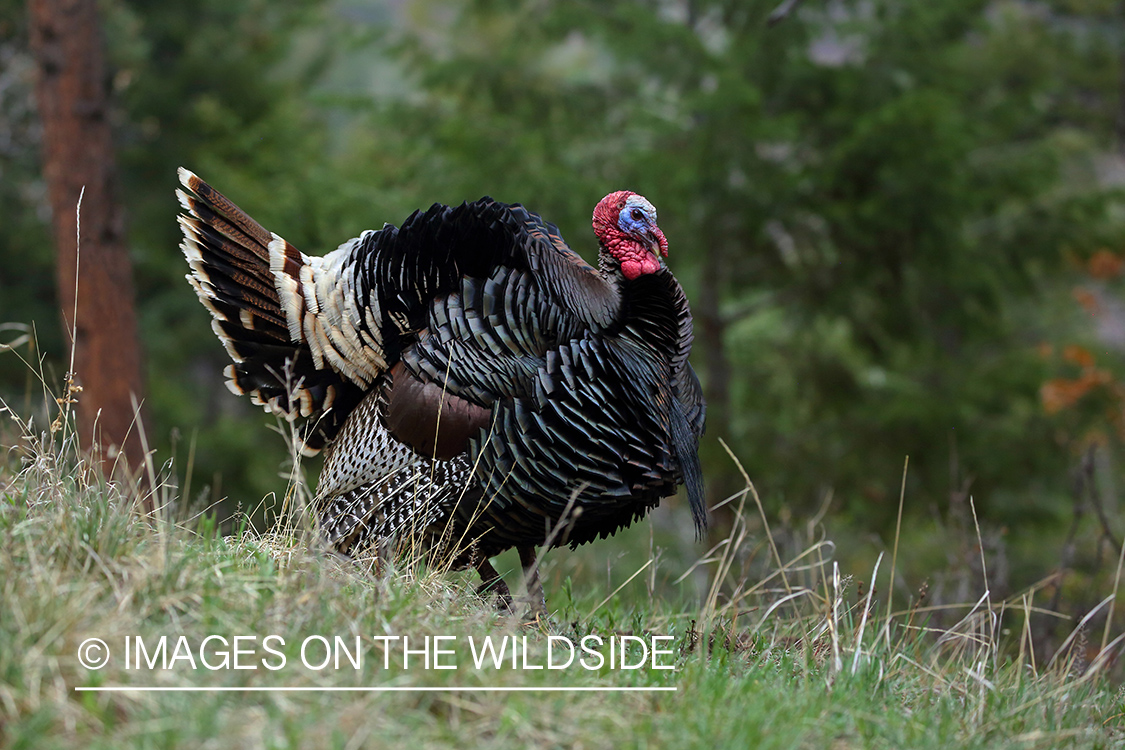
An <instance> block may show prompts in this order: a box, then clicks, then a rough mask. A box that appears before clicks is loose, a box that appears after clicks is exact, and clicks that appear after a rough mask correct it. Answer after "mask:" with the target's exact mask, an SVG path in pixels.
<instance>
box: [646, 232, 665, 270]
mask: <svg viewBox="0 0 1125 750" xmlns="http://www.w3.org/2000/svg"><path fill="white" fill-rule="evenodd" d="M645 238H646V239H647V240H648V241H649V248H648V249H649V250H650V251H651V252H652V254H653V255H655V256H656V257H657V258H658V259H659V258H660V257H665V258H667V257H668V238H667V237H665V236H664V232H662V231H660V227H653V228H652V229H649V230H648V231H647V232H645ZM662 265H663V264H662Z"/></svg>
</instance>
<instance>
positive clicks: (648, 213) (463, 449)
mask: <svg viewBox="0 0 1125 750" xmlns="http://www.w3.org/2000/svg"><path fill="white" fill-rule="evenodd" d="M179 174H180V182H181V183H182V184H183V186H184V187H185V188H186V189H187V191H186V192H185V191H183V190H177V191H176V192H177V196H178V197H179V200H180V203H181V205H182V206H183V209H184V213H183V214H181V215H180V217H179V221H180V225H181V227H182V229H183V234H184V242H183V244H182V245H181V248H182V249H183V251H184V255H185V256H186V257H187V260H188V263H189V265H190V267H191V273H190V274H188V276H187V278H188V281H190V282H191V284H192V286H193V287H194V288H195V291H196V293H197V294H198V296H199V299H200V301H201V302H202V303H203V305H204V306H205V307H206V308H207V309H208V310H210V312H211V314H212V317H213V320H212V328H213V329H214V331H215V333H216V335H217V336H218V337H219V339H220V341H221V342H222V343H223V346H225V347H226V350H227V352H228V354H229V355H230V357H231V359H233V360H234V363H233V364H231V365H228V366H227V368H226V370H225V375H226V378H227V386H228V387H229V388H230V389H231V390H232V391H233V392H235V393H237V394H247V395H249V396H250V398H251V399H252V401H253V402H254V403H256V404H259V405H261V406H264V407H265V408H266V409H268V410H270V411H273V412H275V413H277V414H280V415H282V416H284V417H285V418H286V419H288V420H290V421H295V422H298V423H299V424H300V436H301V439H302V440H303V451H304V452H305V453H306V454H309V455H311V454H315V453H316V452H318V451H320V450H321V449H324V450H325V462H324V468H323V470H322V472H321V476H320V480H319V483H318V486H317V491H316V505H317V508H318V512H319V516H320V517H319V520H320V526H321V529H322V531H323V532H324V534H325V536H326V538H327V540H328V542H329V544H330V545H332V546H333V547H334V548H335V549H337V550H338V551H340V552H343V553H350V552H352V551H354V550H356V549H358V548H360V547H361V546H362V545H365V544H366V543H368V542H371V541H375V540H384V539H392V538H396V539H398V540H399V544H400V545H401V544H403V540H408V543H409V544H410V545H415V548H416V549H422V550H425V551H426V552H427V554H428V555H430V556H431V557H439V556H440V557H443V559H445V560H446V561H448V562H450V563H451V564H452V565H453V566H454V567H465V566H470V565H471V566H474V567H476V568H477V570H478V571H479V572H480V574H481V577H482V579H483V581H484V584H483V585H482V589H483V588H485V587H488V586H493V587H495V588H496V589H497V590H498V591H499V593H500V594H501V596H503V597H506V596H507V588H506V586H505V585H504V583H503V581H502V580H501V579H500V577H499V575H498V574H497V573H496V571H495V569H494V568H493V567H492V565H491V563H490V562H489V558H490V557H492V556H494V555H496V554H499V553H500V552H502V551H504V550H507V549H510V548H512V547H516V548H517V549H518V550H519V553H520V559H521V561H522V563H523V566H524V568H525V574H526V575H527V580H528V591H529V593H530V594H531V595H532V596H533V597H534V598H535V599H536V604H537V606H538V609H539V610H540V613H542V614H545V608H544V606H543V603H542V593H541V592H542V590H541V588H540V586H539V581H538V574H537V571H536V566H535V565H534V562H535V557H536V556H535V547H536V546H540V545H546V546H548V547H551V546H559V545H562V544H569V545H571V546H572V547H574V546H577V545H579V544H583V543H585V542H589V541H591V540H593V539H595V538H598V537H607V536H610V535H612V534H614V533H615V532H616V531H617V530H618V529H620V528H623V527H625V526H628V525H629V524H631V523H632V522H633V521H634V520H636V519H638V518H641V517H642V516H644V514H645V513H647V512H648V510H649V509H650V508H652V507H654V506H655V505H657V504H658V503H659V502H660V500H661V498H663V497H666V496H668V495H670V494H672V493H674V492H675V490H676V487H677V485H678V484H680V483H681V482H683V483H685V484H686V487H687V491H688V499H689V504H690V507H691V512H692V517H693V520H694V522H695V526H696V529H697V531H698V532H699V533H702V531H703V529H704V528H705V525H706V514H705V510H704V502H703V480H702V474H701V472H700V467H699V457H698V440H699V437H700V435H701V434H702V432H703V422H704V403H703V397H702V393H701V391H700V387H699V381H698V379H697V378H696V376H695V373H694V371H693V370H692V368H691V365H690V364H689V363H688V354H689V352H690V350H691V342H692V321H691V312H690V310H689V308H688V303H687V299H686V297H685V296H684V293H683V289H682V288H681V287H680V285H679V283H678V282H677V281H676V279H675V277H674V276H673V275H672V274H671V272H670V271H669V270H668V269H667V267H666V266H665V263H664V260H663V258H664V257H666V256H667V253H668V249H667V248H668V245H667V240H666V239H665V237H664V234H663V232H661V230H660V229H659V227H658V226H657V223H656V209H655V208H653V206H652V204H651V203H649V201H647V200H646V199H645V198H643V197H642V196H640V195H637V194H635V193H631V192H627V191H621V192H615V193H611V194H609V195H607V196H606V197H605V198H604V199H603V200H602V201H601V202H600V203H598V205H597V207H596V208H595V209H594V215H593V226H594V232H595V234H596V236H597V238H598V241H599V245H600V253H599V268H598V269H597V270H595V269H594V268H592V267H591V266H590V265H589V264H587V263H586V262H585V261H583V260H582V259H581V258H580V257H579V256H578V255H576V254H575V253H574V252H573V251H572V250H571V249H570V248H569V247H568V246H567V244H566V243H565V242H564V241H563V239H562V237H561V236H560V234H559V231H558V229H557V228H556V227H555V226H554V225H552V224H548V223H546V222H544V221H543V220H542V219H541V218H540V217H539V216H537V215H535V214H533V213H531V212H529V211H527V210H526V209H524V208H523V207H522V206H520V205H518V204H514V205H507V204H504V203H499V202H497V201H494V200H492V199H490V198H482V199H481V200H478V201H475V202H472V203H463V204H461V205H460V206H457V207H449V206H444V205H439V204H435V205H433V206H432V207H431V208H430V209H429V210H428V211H425V212H421V211H419V212H415V213H414V214H413V215H412V216H410V217H409V218H408V219H407V220H406V221H405V222H404V223H403V225H402V226H401V227H399V228H396V227H394V226H392V225H389V224H388V225H385V226H384V227H383V228H382V229H380V230H375V231H366V232H364V233H363V234H362V235H360V236H359V237H357V238H355V239H352V240H349V241H348V242H345V243H344V244H342V245H340V247H339V248H337V249H336V250H335V251H334V252H331V253H329V254H327V255H325V256H323V257H309V256H306V255H303V254H302V253H300V252H298V251H297V250H296V249H295V248H294V247H293V246H292V245H290V244H289V243H288V242H286V241H285V240H284V239H282V238H281V237H279V236H278V235H276V234H271V233H270V232H268V231H266V230H265V229H264V228H263V227H262V226H261V225H260V224H258V223H257V222H256V221H254V220H253V219H252V218H250V217H249V216H248V215H246V214H245V213H244V212H243V211H242V210H240V209H239V208H238V207H237V206H235V205H234V204H233V203H231V202H230V201H229V200H227V199H226V198H225V197H224V196H222V195H221V194H220V193H218V192H217V191H215V190H214V189H213V188H211V187H210V186H209V185H208V184H207V183H205V182H203V181H202V180H200V179H199V178H198V177H196V176H195V175H194V174H192V173H191V172H188V171H187V170H184V169H180V171H179ZM533 606H535V605H533Z"/></svg>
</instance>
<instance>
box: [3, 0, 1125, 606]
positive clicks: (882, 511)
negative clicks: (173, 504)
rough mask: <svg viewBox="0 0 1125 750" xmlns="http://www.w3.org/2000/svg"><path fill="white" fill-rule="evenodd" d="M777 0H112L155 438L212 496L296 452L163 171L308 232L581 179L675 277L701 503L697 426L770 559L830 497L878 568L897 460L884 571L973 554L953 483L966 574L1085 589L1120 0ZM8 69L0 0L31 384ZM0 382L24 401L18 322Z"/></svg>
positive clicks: (258, 482)
mask: <svg viewBox="0 0 1125 750" xmlns="http://www.w3.org/2000/svg"><path fill="white" fill-rule="evenodd" d="M776 6H777V2H776V0H770V2H759V1H757V0H726V1H725V2H724V1H715V2H712V1H710V0H644V1H642V0H635V1H622V2H604V1H602V0H598V1H597V2H593V1H591V2H581V1H579V2H551V1H549V0H526V1H519V0H512V1H509V2H502V1H497V0H480V1H479V2H466V3H459V2H450V1H442V0H420V1H419V2H403V1H401V0H382V1H380V0H371V1H370V2H356V1H347V2H333V1H329V0H301V1H300V2H270V1H268V0H197V1H196V2H192V3H167V2H163V0H159V1H158V0H106V1H105V2H103V3H102V4H101V9H102V22H103V26H104V34H105V43H106V49H107V51H108V55H109V59H110V62H111V70H110V73H109V79H110V80H109V81H107V86H109V88H110V89H111V91H112V97H113V104H114V108H113V112H112V116H113V123H114V127H115V131H116V145H117V148H118V154H117V156H118V162H119V168H120V177H121V196H120V197H121V199H122V200H123V202H124V203H125V205H126V206H127V213H128V222H129V237H130V243H131V252H132V258H133V261H134V264H135V273H136V282H137V290H138V309H139V314H140V317H141V331H142V336H143V345H144V349H145V357H146V363H147V373H148V382H149V389H150V390H149V395H148V406H149V409H150V412H149V413H150V419H151V424H148V425H147V431H148V434H149V438H150V440H151V441H152V443H153V444H154V445H155V447H156V448H157V449H158V450H159V453H158V463H160V462H164V461H167V460H168V459H169V458H173V457H174V464H173V471H175V472H176V473H177V474H178V475H179V476H180V481H181V486H183V485H184V484H186V482H185V480H186V477H185V476H184V474H185V470H186V467H188V466H190V467H191V472H192V479H191V485H190V489H189V492H190V494H191V496H192V497H191V500H192V501H193V503H194V504H196V506H197V507H206V506H208V505H211V504H213V503H217V502H219V501H222V504H221V505H219V506H216V507H218V508H220V511H219V512H220V514H221V515H230V514H231V513H233V512H234V510H235V509H236V508H242V509H248V508H254V507H257V506H258V505H259V504H260V502H261V499H262V498H263V497H264V496H267V495H268V494H269V493H271V492H274V493H280V492H281V491H282V490H283V488H284V486H285V479H284V477H285V476H286V471H287V467H286V464H285V462H286V447H285V443H284V441H283V440H282V439H280V438H278V437H275V436H273V435H271V434H270V433H268V432H267V429H266V427H265V425H269V424H272V422H273V420H272V419H270V418H268V417H266V416H265V415H263V414H262V413H261V412H260V411H259V410H257V409H256V408H254V407H252V406H251V405H250V404H249V403H247V402H246V401H245V400H240V399H237V398H235V397H234V396H232V395H231V394H230V393H228V391H227V390H226V388H224V387H223V385H222V376H221V371H222V368H223V366H224V364H225V363H226V361H227V360H226V355H225V353H224V351H223V350H222V348H221V347H220V346H219V344H218V342H217V341H216V340H215V338H214V336H213V334H212V332H211V329H210V326H209V318H208V315H207V313H206V311H205V310H204V309H203V308H202V307H201V306H200V305H199V303H198V302H197V301H196V299H195V296H194V294H193V293H192V291H191V289H190V288H189V286H188V284H187V283H186V282H185V281H184V279H183V275H184V273H185V271H186V264H185V262H184V259H183V257H182V255H181V253H180V251H179V250H178V249H177V245H178V242H179V239H178V228H177V225H176V221H175V215H176V213H177V205H176V202H175V200H174V198H173V194H172V193H173V190H174V188H175V187H176V178H175V170H176V167H178V166H181V165H183V166H186V167H188V168H189V169H192V170H193V171H195V172H196V173H198V174H199V175H200V176H202V177H203V178H204V179H206V180H207V181H209V182H211V183H212V184H213V185H215V186H216V187H217V188H218V189H219V190H221V191H223V192H224V193H226V194H227V195H228V196H229V197H231V198H232V199H233V200H235V201H236V202H237V203H239V204H240V205H241V206H242V207H243V208H244V209H246V210H247V211H248V212H249V213H250V214H251V215H253V216H254V217H255V218H257V219H258V220H259V221H260V222H261V223H262V224H263V225H265V226H266V227H267V228H269V229H272V230H274V231H276V232H278V233H279V234H281V235H283V236H284V237H286V239H288V240H289V241H290V242H292V243H293V244H295V245H296V246H297V247H299V248H301V249H302V250H303V251H304V252H306V253H310V254H319V253H323V252H327V251H329V250H332V249H334V248H335V247H336V246H337V245H338V244H339V243H341V242H342V241H344V240H346V239H348V238H350V237H353V236H355V235H356V234H358V233H359V232H360V231H361V230H363V229H367V228H378V227H380V226H382V224H383V222H385V221H386V222H392V223H399V222H401V221H402V220H403V219H404V218H405V217H406V216H407V215H408V214H409V213H410V212H411V211H413V210H414V209H416V208H420V207H426V206H428V205H429V204H430V203H432V202H435V201H440V202H444V203H459V202H461V201H462V200H466V199H474V198H477V197H480V196H482V195H486V194H487V195H491V196H493V197H494V198H497V199H499V200H503V201H507V202H520V203H523V204H525V205H527V206H528V207H529V208H531V209H532V210H534V211H536V212H538V213H540V214H542V215H543V216H545V217H547V218H548V219H549V220H550V221H553V222H555V223H557V224H558V225H559V226H560V227H561V229H562V230H563V233H564V235H565V236H566V237H567V238H568V239H569V241H570V243H571V245H572V246H573V247H574V248H575V249H576V250H577V251H579V252H580V253H582V254H584V255H585V256H586V257H587V258H588V259H591V260H592V258H593V255H594V252H595V246H594V241H593V237H592V234H591V231H590V228H589V218H590V212H591V210H592V208H593V206H594V204H595V203H596V202H597V201H598V200H599V199H600V198H601V197H602V196H603V195H604V194H605V193H607V192H609V191H611V190H616V189H621V188H629V189H632V190H635V191H637V192H640V193H643V194H644V195H646V196H647V197H648V198H649V199H651V200H652V201H653V203H654V204H655V205H656V206H657V208H658V209H659V211H660V223H661V226H662V228H663V229H664V231H665V233H666V234H667V236H668V238H669V242H670V246H671V255H670V259H669V263H670V265H671V267H672V268H673V269H674V271H675V272H676V274H677V276H678V277H679V278H680V280H681V281H682V283H683V285H684V287H685V289H686V290H687V292H688V295H689V298H690V300H691V301H692V307H693V311H694V315H695V322H696V346H695V349H694V353H693V361H694V363H695V366H696V368H697V370H698V371H699V373H700V376H701V379H702V380H703V382H704V385H705V388H706V392H707V396H708V400H709V413H708V432H707V436H706V437H705V439H704V441H703V447H702V450H703V453H704V462H705V471H706V476H707V482H708V489H709V494H710V500H711V502H712V503H716V502H718V501H720V500H722V499H723V498H724V497H726V496H727V495H729V494H730V493H732V492H735V491H737V490H739V489H741V488H742V487H743V481H742V479H741V475H740V474H739V471H738V468H737V466H736V465H735V464H734V462H732V461H731V460H730V458H729V457H728V456H727V454H726V452H725V451H724V450H723V449H722V447H721V445H720V443H719V438H722V439H723V440H725V441H726V442H727V443H728V444H729V446H730V447H731V449H732V450H733V452H734V453H735V454H736V455H737V456H738V458H739V460H740V461H741V462H742V464H743V465H744V466H745V469H746V471H747V472H748V473H749V476H750V477H751V478H752V479H753V481H754V483H755V485H756V487H757V489H758V491H759V493H760V495H761V497H762V498H763V502H764V505H765V507H766V510H767V513H768V514H769V516H770V517H771V518H772V519H773V523H774V524H776V526H777V528H776V529H775V531H777V533H778V534H779V537H781V538H783V539H784V538H791V539H792V541H793V544H792V546H793V550H794V551H795V550H798V549H800V546H801V544H807V543H809V541H810V540H812V539H815V538H817V537H818V535H819V534H820V533H821V532H819V531H817V529H819V528H820V526H818V525H817V524H827V525H828V527H829V528H830V529H832V533H831V536H832V537H833V538H835V539H836V540H837V543H838V545H839V547H838V548H839V550H840V551H839V554H840V555H841V556H842V558H844V559H845V561H846V563H847V565H849V566H850V567H851V569H853V570H854V571H855V572H857V573H859V572H861V571H863V570H867V571H870V563H871V561H872V560H873V559H874V555H875V554H876V553H877V551H879V550H882V549H886V548H888V547H889V545H890V544H891V542H892V540H893V536H894V527H895V517H896V513H897V509H898V500H899V488H900V482H901V481H902V470H903V462H904V459H905V457H906V456H907V455H909V457H910V467H909V476H908V479H907V483H906V494H905V498H906V503H905V505H906V515H905V520H904V522H903V528H904V530H903V534H902V548H903V549H902V552H901V556H902V558H903V562H900V567H902V568H903V569H904V570H905V571H906V572H905V573H904V577H903V583H904V584H905V585H907V586H910V587H917V586H918V585H919V584H920V582H921V581H923V580H926V579H931V583H932V585H934V586H935V587H937V588H941V587H943V586H944V587H945V589H944V590H945V593H944V594H941V595H940V596H938V598H943V597H944V598H946V599H953V598H956V597H958V596H962V594H960V593H958V592H956V591H955V589H956V588H957V586H958V585H961V583H963V582H964V581H965V580H968V579H969V578H970V577H971V576H973V575H979V571H976V572H974V568H973V566H974V565H978V563H977V562H975V561H976V560H977V559H978V558H979V550H978V549H977V544H978V542H977V538H976V533H975V531H974V530H973V520H972V516H971V512H970V507H969V500H968V499H969V497H970V496H971V498H972V501H973V505H974V506H975V508H976V511H977V513H978V515H979V518H980V525H981V541H983V542H984V544H985V547H986V552H987V553H988V554H989V555H990V556H991V560H990V570H989V574H990V576H992V577H993V585H994V595H996V594H997V593H999V594H1010V593H1012V592H1017V591H1019V590H1021V589H1022V588H1023V587H1026V586H1029V585H1031V584H1033V583H1035V582H1036V581H1040V580H1042V579H1043V578H1044V577H1046V576H1049V575H1050V574H1052V573H1053V572H1057V571H1060V570H1069V571H1071V573H1072V575H1070V576H1069V577H1067V578H1065V579H1060V580H1061V581H1063V583H1064V584H1065V585H1067V586H1070V587H1072V589H1073V591H1071V592H1069V593H1070V594H1072V596H1068V600H1073V601H1074V602H1082V601H1084V600H1092V601H1097V599H1100V598H1101V596H1104V595H1105V592H1106V590H1107V588H1106V586H1105V579H1106V577H1108V578H1109V579H1110V580H1111V579H1112V574H1113V569H1114V566H1115V564H1116V561H1117V552H1118V550H1117V547H1116V546H1115V545H1117V544H1119V543H1120V535H1121V531H1122V528H1123V526H1125V524H1122V522H1121V519H1120V517H1119V516H1120V514H1119V499H1118V489H1117V488H1118V487H1119V486H1120V485H1121V484H1122V479H1123V475H1122V464H1121V445H1122V438H1123V437H1125V419H1123V417H1125V411H1123V409H1125V356H1123V355H1125V301H1123V298H1122V291H1123V289H1125V284H1123V282H1122V262H1123V260H1125V194H1123V192H1122V186H1123V185H1125V157H1123V153H1125V72H1123V71H1125V4H1122V3H1120V2H1110V0H1044V1H1042V2H1024V1H1005V0H995V1H988V2H985V1H982V0H933V1H932V2H924V1H923V0H913V1H911V0H855V1H854V2H845V1H842V0H805V2H803V3H796V4H795V5H794V7H792V8H791V9H790V12H789V13H788V15H787V16H786V17H785V18H784V19H783V20H781V22H779V23H776V24H774V25H770V24H768V23H767V17H768V16H769V15H770V13H771V11H774V10H775V7H776ZM33 80H34V66H33V64H32V61H31V58H30V55H29V52H28V39H27V19H26V9H25V7H24V3H22V2H18V1H15V0H0V324H5V323H19V324H26V325H31V324H34V326H35V333H36V335H37V342H38V345H37V346H38V348H33V347H32V346H31V345H27V344H24V345H22V346H21V347H19V348H17V352H18V353H22V355H23V356H24V357H25V358H36V357H40V356H42V357H43V358H44V362H45V365H44V367H45V372H46V373H47V379H48V381H49V382H50V383H52V384H57V383H59V382H61V377H62V373H63V371H64V370H65V364H64V362H65V356H66V347H65V345H64V339H63V336H62V333H61V326H60V315H59V313H58V301H57V299H56V296H55V290H54V279H53V272H52V254H53V253H52V248H51V242H50V232H49V220H50V215H49V206H48V204H47V200H46V187H45V184H44V181H43V177H42V175H41V171H40V166H39V147H40V127H39V124H38V123H37V115H36V111H35V106H34V101H33V98H32V90H33ZM18 333H19V331H18V330H17V329H14V328H13V329H10V330H8V331H6V332H5V331H0V336H7V337H8V339H0V343H2V342H3V341H4V340H11V339H12V338H15V337H16V335H17V334H18ZM0 396H2V397H3V398H4V399H5V400H6V401H7V402H8V403H10V404H12V405H13V406H14V407H16V408H17V410H22V413H24V414H34V413H35V412H36V410H37V409H42V403H43V399H42V390H41V387H40V385H39V384H38V382H37V381H36V378H35V376H34V374H33V373H32V372H31V371H30V370H29V369H28V368H27V367H26V366H25V365H24V364H23V363H21V362H20V360H19V359H18V358H17V357H16V356H14V354H12V353H10V352H9V353H4V354H0ZM189 457H190V461H189ZM312 471H313V473H314V474H315V466H314V467H312ZM668 505H669V511H667V512H662V513H661V514H660V515H658V516H657V518H656V520H655V524H656V525H655V531H652V530H650V529H648V528H642V529H640V530H639V531H638V532H636V533H633V532H631V536H629V537H628V538H629V539H632V540H633V541H634V542H635V544H636V545H639V546H643V547H645V548H646V554H647V548H648V546H649V544H650V534H656V535H663V536H664V537H667V538H668V539H673V540H674V538H676V537H678V536H683V535H684V534H682V533H680V532H679V531H678V529H679V528H681V527H683V526H684V525H685V524H684V523H682V518H681V516H682V514H683V513H684V512H686V510H685V508H684V506H683V505H682V504H678V503H677V502H676V501H671V502H669V503H668ZM724 520H726V521H729V516H726V515H724V514H723V512H722V511H720V513H719V514H718V521H719V523H718V527H719V529H718V532H717V533H721V532H722V523H723V522H724ZM810 520H811V521H816V522H817V523H814V524H812V525H811V526H810V525H808V524H809V521H810ZM806 527H807V528H806ZM787 529H788V530H791V531H792V533H791V534H789V536H788V537H787V536H786V534H787V531H786V530H787ZM841 538H843V539H847V540H849V541H850V543H849V544H847V545H844V544H842V543H840V539H841ZM660 543H661V544H674V541H667V540H665V541H663V542H660ZM684 545H686V548H689V549H692V550H694V552H695V553H698V552H700V551H701V550H700V548H699V547H696V546H693V544H692V542H691V540H690V539H686V540H685V541H684ZM845 547H846V550H845ZM704 549H705V547H704ZM593 554H594V555H595V556H596V555H597V554H598V551H597V550H594V552H593ZM591 559H593V558H591ZM992 561H995V562H992ZM584 564H585V563H584ZM589 564H590V565H594V564H595V563H593V562H590V563H589ZM634 569H635V568H634ZM951 570H952V571H954V573H948V571H951ZM680 571H682V567H681V568H680ZM680 571H677V572H680ZM938 571H944V572H938ZM957 571H962V573H957ZM958 575H960V578H958V577H957V576H958ZM942 576H949V577H948V578H943V577H942ZM935 578H936V581H935V580H934V579H935ZM959 581H960V582H961V583H958V582H959ZM1060 590H1061V589H1060V588H1059V587H1055V588H1054V589H1052V592H1054V593H1058V592H1059V591H1060ZM1098 592H1100V593H1098ZM931 595H933V591H931ZM974 598H975V597H974Z"/></svg>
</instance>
